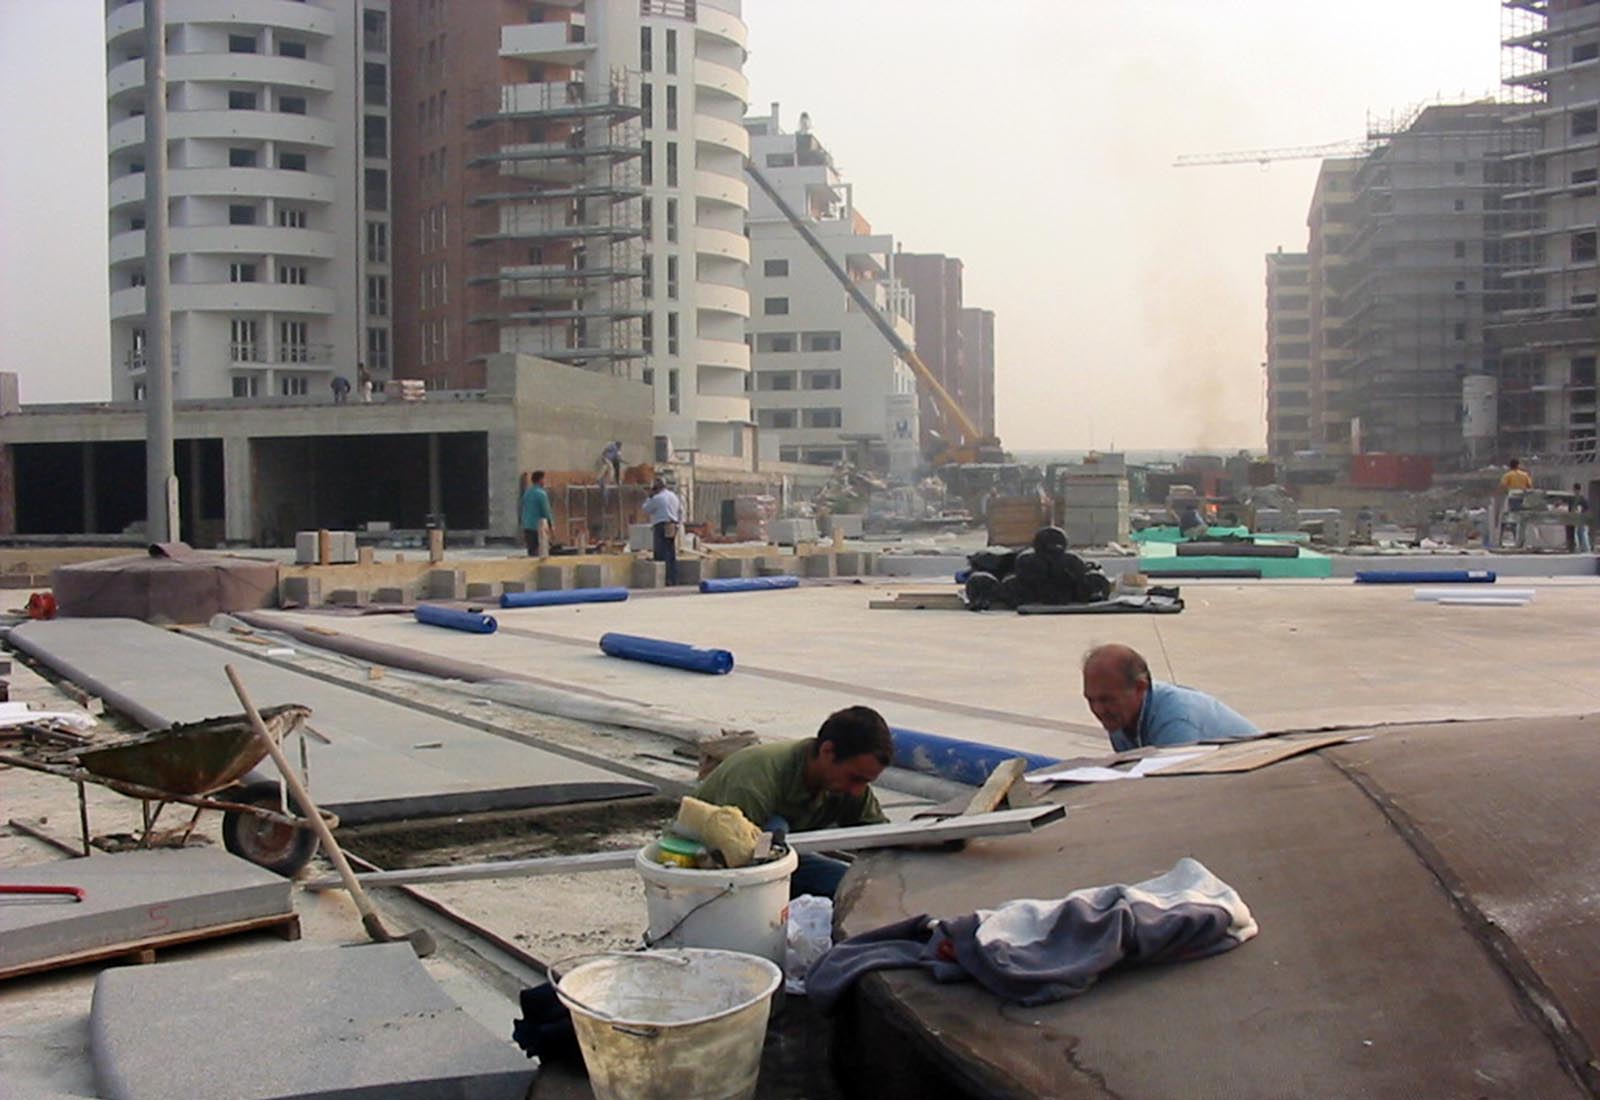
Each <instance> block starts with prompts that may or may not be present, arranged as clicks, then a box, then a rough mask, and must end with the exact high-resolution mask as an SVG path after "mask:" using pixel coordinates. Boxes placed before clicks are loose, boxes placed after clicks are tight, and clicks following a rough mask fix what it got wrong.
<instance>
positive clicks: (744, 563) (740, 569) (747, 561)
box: [717, 558, 756, 579]
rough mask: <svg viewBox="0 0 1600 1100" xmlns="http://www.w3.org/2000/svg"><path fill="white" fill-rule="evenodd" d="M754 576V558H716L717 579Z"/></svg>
mask: <svg viewBox="0 0 1600 1100" xmlns="http://www.w3.org/2000/svg"><path fill="white" fill-rule="evenodd" d="M755 575H756V570H755V559H754V558H718V559H717V577H718V579H722V578H727V577H753V576H755Z"/></svg>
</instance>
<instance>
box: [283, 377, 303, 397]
mask: <svg viewBox="0 0 1600 1100" xmlns="http://www.w3.org/2000/svg"><path fill="white" fill-rule="evenodd" d="M310 388H311V387H310V386H309V385H307V383H306V379H305V377H304V376H303V375H294V376H287V375H286V376H284V377H282V378H279V379H278V392H279V393H280V394H282V395H283V396H284V397H304V396H305V395H306V394H307V393H308V392H309V391H310Z"/></svg>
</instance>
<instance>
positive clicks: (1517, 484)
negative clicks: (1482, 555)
mask: <svg viewBox="0 0 1600 1100" xmlns="http://www.w3.org/2000/svg"><path fill="white" fill-rule="evenodd" d="M1532 488H1533V478H1531V477H1529V476H1528V471H1526V470H1524V469H1523V468H1522V463H1521V462H1520V461H1519V460H1517V459H1515V458H1513V459H1512V460H1511V461H1509V462H1507V463H1506V472H1505V473H1504V474H1502V475H1500V493H1499V500H1498V502H1497V503H1498V504H1499V508H1498V510H1497V513H1496V520H1495V525H1494V529H1495V531H1496V533H1497V536H1498V537H1496V539H1495V543H1496V545H1503V544H1504V538H1505V532H1504V530H1503V528H1504V527H1505V526H1506V513H1508V512H1520V511H1522V494H1523V493H1525V492H1527V491H1528V490H1529V489H1532ZM1513 493H1515V494H1517V495H1516V496H1512V495H1511V494H1513ZM1513 526H1515V525H1514V524H1513ZM1517 541H1518V543H1519V544H1520V543H1521V536H1520V534H1519V535H1518V539H1517Z"/></svg>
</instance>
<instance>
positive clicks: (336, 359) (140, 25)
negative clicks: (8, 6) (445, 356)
mask: <svg viewBox="0 0 1600 1100" xmlns="http://www.w3.org/2000/svg"><path fill="white" fill-rule="evenodd" d="M388 7H389V5H388V0H228V2H227V3H219V2H216V0H167V4H166V20H167V24H168V31H167V82H168V93H167V102H168V115H167V135H168V147H167V158H168V189H169V194H170V203H169V218H170V226H171V229H170V237H169V244H170V249H169V251H170V257H171V286H172V291H171V295H172V296H171V311H172V327H173V350H174V372H173V378H174V385H173V396H174V397H177V398H216V397H229V396H232V397H244V398H267V397H273V396H301V395H307V394H326V393H327V392H328V390H329V383H330V381H331V379H332V377H333V376H334V375H335V374H342V375H344V376H345V377H346V378H348V379H349V380H350V381H351V383H352V385H354V383H355V381H356V371H357V365H358V363H365V364H366V365H368V366H369V367H370V368H371V369H372V371H373V373H374V375H375V376H376V377H377V378H379V379H380V380H381V379H382V378H383V377H385V376H386V375H387V373H388V367H389V354H390V351H389V349H390V347H391V341H390V333H389V327H390V319H389V314H390V305H389V303H390V298H391V292H390V286H389V281H390V272H389V267H388V264H389V253H390V226H389V215H388V207H389V171H388V168H389V161H388V156H389V148H388V143H389V119H388V77H389V74H388V60H387V59H388V29H389V18H388ZM143 54H144V6H143V4H142V3H140V2H139V0H107V3H106V65H107V72H106V76H107V116H108V130H107V153H108V157H109V175H110V215H111V218H110V223H111V224H110V238H111V239H110V280H111V347H112V366H111V369H112V394H113V397H114V398H115V399H117V400H130V399H136V398H138V397H140V396H142V393H143V388H144V387H143V377H144V366H145V364H144V355H143V348H144V332H145V317H144V311H145V302H144V289H143V286H144V249H145V241H144V232H143V226H144V213H145V205H144V199H145V179H144V174H143V169H144V158H145V150H144V119H143V117H142V116H143V114H144V98H145V90H144V60H143Z"/></svg>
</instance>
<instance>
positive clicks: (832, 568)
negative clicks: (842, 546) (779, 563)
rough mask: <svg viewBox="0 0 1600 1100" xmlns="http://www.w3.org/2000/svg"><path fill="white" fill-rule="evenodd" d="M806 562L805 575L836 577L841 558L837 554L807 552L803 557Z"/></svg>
mask: <svg viewBox="0 0 1600 1100" xmlns="http://www.w3.org/2000/svg"><path fill="white" fill-rule="evenodd" d="M802 560H803V561H804V562H805V563H806V564H805V575H806V576H808V577H835V576H838V572H839V558H838V555H836V554H807V555H806V556H805V557H804V558H803V559H802Z"/></svg>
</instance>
